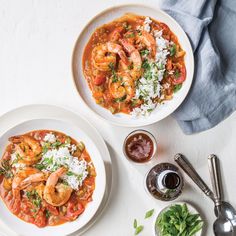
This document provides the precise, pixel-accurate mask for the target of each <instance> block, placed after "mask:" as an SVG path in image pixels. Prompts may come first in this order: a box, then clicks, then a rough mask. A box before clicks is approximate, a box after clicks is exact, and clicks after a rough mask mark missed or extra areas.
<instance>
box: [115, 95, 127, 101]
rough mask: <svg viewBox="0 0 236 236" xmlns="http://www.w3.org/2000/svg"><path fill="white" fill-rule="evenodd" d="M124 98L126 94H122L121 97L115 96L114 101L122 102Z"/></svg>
mask: <svg viewBox="0 0 236 236" xmlns="http://www.w3.org/2000/svg"><path fill="white" fill-rule="evenodd" d="M125 99H126V95H124V96H123V97H121V98H115V99H114V101H115V102H123V101H124V100H125Z"/></svg>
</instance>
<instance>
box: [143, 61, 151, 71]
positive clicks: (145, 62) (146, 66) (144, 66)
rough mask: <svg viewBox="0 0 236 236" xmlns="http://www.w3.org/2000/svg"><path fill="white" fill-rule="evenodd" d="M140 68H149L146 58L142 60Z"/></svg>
mask: <svg viewBox="0 0 236 236" xmlns="http://www.w3.org/2000/svg"><path fill="white" fill-rule="evenodd" d="M142 68H143V69H149V68H150V64H149V63H148V60H144V61H143V63H142Z"/></svg>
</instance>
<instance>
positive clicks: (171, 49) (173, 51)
mask: <svg viewBox="0 0 236 236" xmlns="http://www.w3.org/2000/svg"><path fill="white" fill-rule="evenodd" d="M175 53H176V45H175V44H173V45H172V47H171V48H170V56H171V57H173V56H174V55H175Z"/></svg>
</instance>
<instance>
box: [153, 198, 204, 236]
mask: <svg viewBox="0 0 236 236" xmlns="http://www.w3.org/2000/svg"><path fill="white" fill-rule="evenodd" d="M184 203H185V204H186V205H187V207H188V210H189V212H190V213H192V214H199V215H200V213H199V212H198V211H197V209H196V208H195V207H193V206H192V205H191V204H189V203H187V202H173V203H171V204H170V205H168V206H167V207H165V208H163V209H162V210H161V211H160V212H159V213H158V215H157V216H156V217H155V221H154V227H153V229H154V230H153V235H155V236H160V234H159V233H158V231H156V220H157V218H158V217H159V216H160V215H161V214H162V213H163V212H165V211H167V210H168V209H169V208H170V207H171V206H173V205H176V204H179V205H183V204H184ZM199 219H200V220H202V218H201V215H200V218H199ZM201 235H202V229H201V230H199V231H198V232H197V233H196V234H195V236H201Z"/></svg>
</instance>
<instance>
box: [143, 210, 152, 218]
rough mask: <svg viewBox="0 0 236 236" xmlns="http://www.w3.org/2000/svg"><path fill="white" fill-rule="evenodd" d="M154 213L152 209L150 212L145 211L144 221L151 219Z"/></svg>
mask: <svg viewBox="0 0 236 236" xmlns="http://www.w3.org/2000/svg"><path fill="white" fill-rule="evenodd" d="M153 213H154V209H152V210H150V211H147V212H146V214H145V219H147V218H149V217H151V216H152V215H153Z"/></svg>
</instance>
